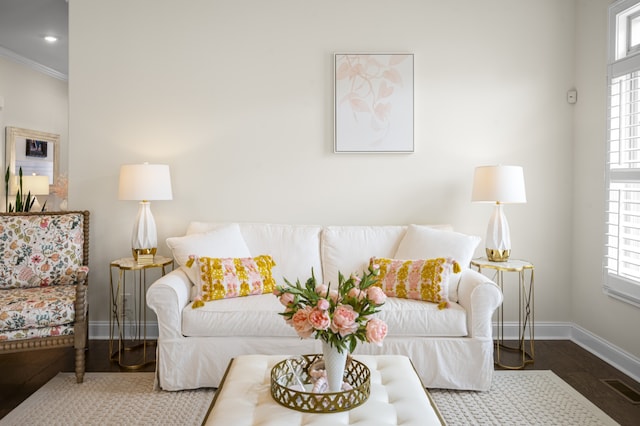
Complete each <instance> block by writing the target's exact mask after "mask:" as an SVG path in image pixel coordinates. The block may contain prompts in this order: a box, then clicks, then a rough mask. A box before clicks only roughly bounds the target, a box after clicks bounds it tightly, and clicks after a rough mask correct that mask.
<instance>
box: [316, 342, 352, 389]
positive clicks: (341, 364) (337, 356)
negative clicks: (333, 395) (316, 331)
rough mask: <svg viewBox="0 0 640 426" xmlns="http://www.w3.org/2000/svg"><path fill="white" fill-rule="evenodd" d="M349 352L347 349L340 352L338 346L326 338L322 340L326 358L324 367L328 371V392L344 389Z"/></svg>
mask: <svg viewBox="0 0 640 426" xmlns="http://www.w3.org/2000/svg"><path fill="white" fill-rule="evenodd" d="M347 352H348V351H347V350H346V349H345V350H344V351H342V353H340V352H338V349H337V348H335V347H333V346H331V345H330V344H329V343H327V342H325V341H324V340H323V341H322V357H323V358H324V368H325V371H326V372H327V384H328V389H327V391H328V392H340V391H341V390H342V380H343V378H344V368H345V365H346V363H347Z"/></svg>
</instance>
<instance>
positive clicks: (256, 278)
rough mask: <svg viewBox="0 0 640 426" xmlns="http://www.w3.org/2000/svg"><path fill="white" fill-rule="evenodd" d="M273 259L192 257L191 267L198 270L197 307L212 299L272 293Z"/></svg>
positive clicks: (189, 265) (273, 285)
mask: <svg viewBox="0 0 640 426" xmlns="http://www.w3.org/2000/svg"><path fill="white" fill-rule="evenodd" d="M275 265H276V263H275V262H274V261H273V258H272V257H271V256H267V255H262V256H257V257H245V258H233V257H229V258H214V257H196V256H190V257H189V261H188V262H187V265H186V266H188V267H189V268H197V269H196V270H197V276H198V281H197V285H198V296H197V297H196V301H195V302H194V304H193V307H194V308H198V307H200V306H202V305H203V302H208V301H210V300H218V299H226V298H230V297H242V296H252V295H256V294H263V293H271V292H273V288H274V287H275V280H274V279H273V275H272V272H271V269H272V268H273V267H274V266H275Z"/></svg>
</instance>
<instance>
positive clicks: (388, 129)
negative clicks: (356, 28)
mask: <svg viewBox="0 0 640 426" xmlns="http://www.w3.org/2000/svg"><path fill="white" fill-rule="evenodd" d="M334 95H335V98H334V99H335V104H334V113H335V114H334V152H335V153H412V152H414V124H413V123H414V78H413V54H412V53H335V54H334Z"/></svg>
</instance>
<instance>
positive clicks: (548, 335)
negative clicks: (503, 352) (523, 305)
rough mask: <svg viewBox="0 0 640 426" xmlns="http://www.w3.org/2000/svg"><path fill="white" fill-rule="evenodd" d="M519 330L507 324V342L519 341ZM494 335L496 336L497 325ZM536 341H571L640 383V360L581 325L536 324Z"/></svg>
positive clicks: (505, 332) (516, 325) (560, 323)
mask: <svg viewBox="0 0 640 426" xmlns="http://www.w3.org/2000/svg"><path fill="white" fill-rule="evenodd" d="M518 329H519V327H518V323H517V322H505V323H504V338H505V339H507V340H517V339H518V337H519V334H518ZM493 333H494V336H495V335H496V325H495V324H494V327H493ZM528 333H529V329H527V336H526V337H527V338H528V337H529V335H528ZM534 339H535V340H571V341H572V342H573V343H575V344H576V345H578V346H580V347H582V348H583V349H585V350H587V351H589V352H590V353H592V354H593V355H595V356H597V357H598V358H600V359H602V360H603V361H605V362H607V363H608V364H610V365H612V366H613V367H615V368H617V369H618V370H620V371H621V372H623V373H624V374H626V375H627V376H629V377H631V378H632V379H633V380H635V381H636V382H640V358H638V357H635V356H633V355H631V354H630V353H628V352H626V351H624V350H623V349H621V348H619V347H617V346H615V345H613V344H612V343H609V342H608V341H606V340H604V339H603V338H601V337H599V336H596V335H595V334H593V333H591V332H590V331H587V330H585V329H584V328H582V327H580V326H579V325H576V324H573V323H570V322H536V324H535V328H534Z"/></svg>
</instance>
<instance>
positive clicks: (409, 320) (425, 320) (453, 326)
mask: <svg viewBox="0 0 640 426" xmlns="http://www.w3.org/2000/svg"><path fill="white" fill-rule="evenodd" d="M376 317H377V318H380V319H381V320H383V321H385V322H386V323H387V326H388V327H389V334H388V335H387V336H388V337H389V336H391V337H396V336H407V337H410V336H413V337H417V336H429V337H464V336H467V334H468V333H467V314H466V311H465V310H464V308H463V307H462V306H460V305H458V304H457V303H450V304H449V308H448V309H438V305H437V304H436V303H429V302H423V301H421V300H412V299H399V298H396V297H388V298H387V301H386V302H385V304H384V305H382V308H381V309H380V312H379V313H377V314H376ZM382 345H383V346H384V343H383V344H382Z"/></svg>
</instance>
